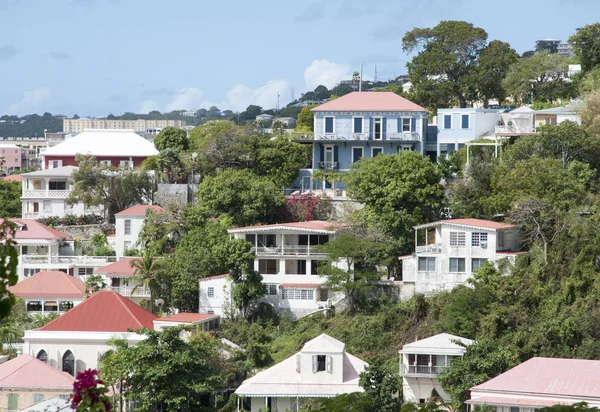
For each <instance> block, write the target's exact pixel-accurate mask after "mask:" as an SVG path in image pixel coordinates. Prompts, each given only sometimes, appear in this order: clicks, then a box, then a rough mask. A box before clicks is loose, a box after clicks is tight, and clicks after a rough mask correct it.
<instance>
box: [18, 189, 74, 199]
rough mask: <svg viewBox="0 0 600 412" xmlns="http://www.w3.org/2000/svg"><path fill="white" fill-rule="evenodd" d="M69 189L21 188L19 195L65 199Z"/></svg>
mask: <svg viewBox="0 0 600 412" xmlns="http://www.w3.org/2000/svg"><path fill="white" fill-rule="evenodd" d="M69 193H70V191H69V190H23V192H22V195H21V197H22V198H24V199H28V198H29V199H40V198H42V199H66V198H67V197H69Z"/></svg>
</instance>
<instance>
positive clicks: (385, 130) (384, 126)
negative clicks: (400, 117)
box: [381, 117, 387, 140]
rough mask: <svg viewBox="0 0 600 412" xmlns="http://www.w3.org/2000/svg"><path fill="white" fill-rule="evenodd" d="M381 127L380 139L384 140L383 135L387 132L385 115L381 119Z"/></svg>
mask: <svg viewBox="0 0 600 412" xmlns="http://www.w3.org/2000/svg"><path fill="white" fill-rule="evenodd" d="M381 127H382V128H383V131H382V133H381V140H385V136H386V134H387V119H386V118H385V117H384V118H383V120H382V121H381Z"/></svg>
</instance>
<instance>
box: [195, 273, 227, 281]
mask: <svg viewBox="0 0 600 412" xmlns="http://www.w3.org/2000/svg"><path fill="white" fill-rule="evenodd" d="M227 276H229V273H223V274H222V275H214V276H206V277H204V278H200V280H211V279H219V278H226V277H227Z"/></svg>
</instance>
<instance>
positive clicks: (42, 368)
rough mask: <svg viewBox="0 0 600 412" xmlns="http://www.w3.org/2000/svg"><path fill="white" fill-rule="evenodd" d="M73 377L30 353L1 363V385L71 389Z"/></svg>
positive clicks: (3, 386)
mask: <svg viewBox="0 0 600 412" xmlns="http://www.w3.org/2000/svg"><path fill="white" fill-rule="evenodd" d="M73 381H74V379H73V377H72V376H71V375H69V374H68V373H66V372H61V371H59V370H57V369H55V368H53V367H52V366H50V365H48V364H46V363H44V362H42V361H40V360H37V359H35V358H34V357H33V356H30V355H21V356H18V357H16V358H14V359H11V360H9V361H8V362H5V363H3V364H1V365H0V387H1V388H3V389H6V388H31V389H34V388H35V389H41V388H43V389H58V390H64V391H71V390H72V389H73Z"/></svg>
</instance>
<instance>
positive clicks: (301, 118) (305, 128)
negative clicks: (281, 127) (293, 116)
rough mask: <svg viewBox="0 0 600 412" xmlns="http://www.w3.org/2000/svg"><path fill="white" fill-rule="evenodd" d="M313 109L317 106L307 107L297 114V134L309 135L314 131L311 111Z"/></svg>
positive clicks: (313, 117) (313, 115)
mask: <svg viewBox="0 0 600 412" xmlns="http://www.w3.org/2000/svg"><path fill="white" fill-rule="evenodd" d="M314 107H317V105H316V104H312V105H308V106H306V107H303V108H302V110H300V113H298V119H297V120H296V131H297V132H305V133H310V132H312V131H314V127H315V122H314V119H315V114H314V113H313V112H312V111H311V110H312V109H313V108H314Z"/></svg>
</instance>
